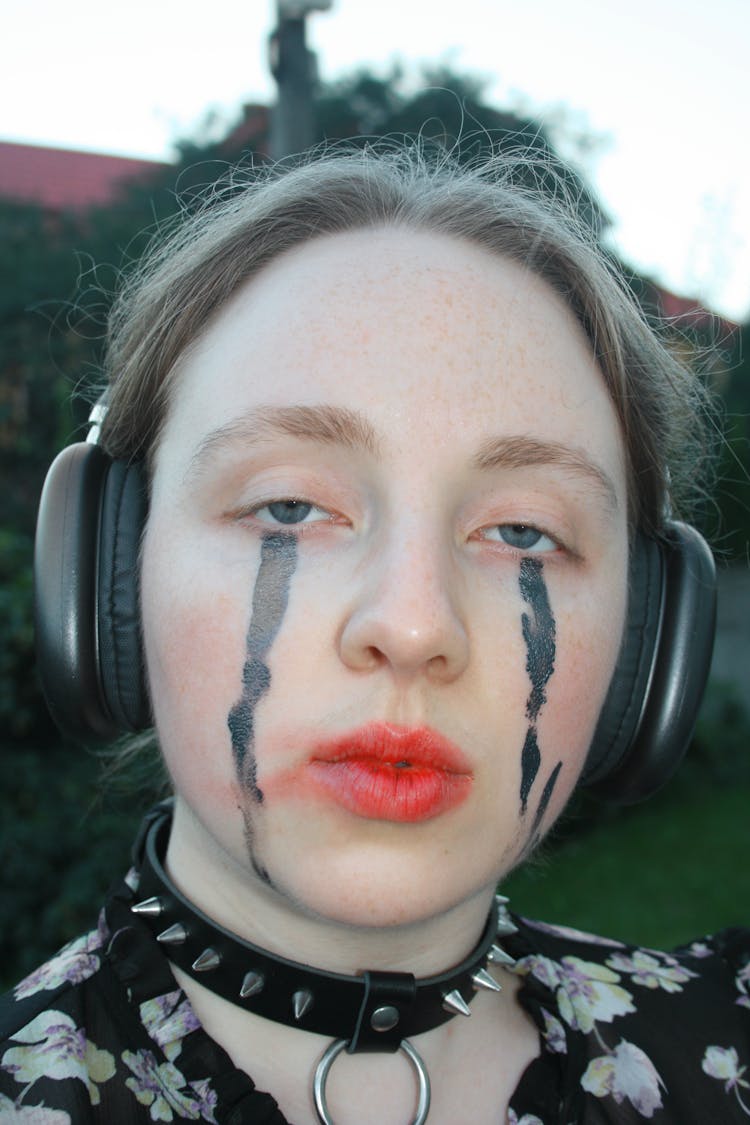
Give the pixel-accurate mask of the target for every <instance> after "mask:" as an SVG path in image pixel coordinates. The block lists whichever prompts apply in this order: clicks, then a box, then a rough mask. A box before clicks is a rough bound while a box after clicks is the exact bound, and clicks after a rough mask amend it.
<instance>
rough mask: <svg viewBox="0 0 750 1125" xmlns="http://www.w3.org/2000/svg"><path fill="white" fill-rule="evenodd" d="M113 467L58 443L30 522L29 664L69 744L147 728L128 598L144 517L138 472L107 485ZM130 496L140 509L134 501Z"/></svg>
mask: <svg viewBox="0 0 750 1125" xmlns="http://www.w3.org/2000/svg"><path fill="white" fill-rule="evenodd" d="M114 466H120V463H119V462H112V460H111V459H110V458H109V457H108V456H107V455H106V454H105V453H104V452H103V451H102V450H101V449H99V448H98V446H96V445H92V444H88V443H85V442H80V443H77V444H75V445H71V446H68V447H67V448H66V449H64V450H63V451H62V453H60V454H59V455H58V456H57V458H56V459H55V461H54V462H53V464H52V466H51V468H50V470H49V472H48V473H47V478H46V480H45V483H44V488H43V490H42V497H41V500H40V504H39V515H38V518H37V530H36V542H35V549H34V613H35V625H36V643H37V668H38V672H39V677H40V680H41V685H42V690H43V692H44V695H45V698H46V700H47V705H48V706H49V709H50V712H51V714H52V717H53V719H54V720H55V722H56V723H57V725H58V726H59V728H60V729H61V730H62V732H63V733H64V734H66V735H68V736H69V737H71V738H73V739H75V740H79V741H80V740H86V739H91V738H95V739H102V740H106V739H111V738H114V737H116V736H117V735H119V734H121V733H122V732H123V730H136V729H139V728H140V727H141V726H147V725H148V710H149V709H148V703H147V696H146V691H145V687H143V686H142V685H143V671H142V659H141V657H140V626H139V625H137V624H136V626H135V627H133V621H134V618H135V621H136V622H137V617H138V614H137V609H136V612H135V614H133V610H132V606H133V605H135V606H136V607H137V601H138V592H137V591H138V547H137V544H138V543H139V542H140V535H141V528H142V526H143V518H145V506H146V501H145V490H143V486H142V481H141V479H140V478H141V471H140V468H139V469H134V467H133V466H121V467H119V468H115V469H114V475H113V477H112V481H111V484H110V482H109V478H110V473H111V472H112V470H113V468H114ZM123 469H124V470H125V476H126V477H128V478H129V481H128V482H127V483H125V484H123V482H122V481H121V479H120V477H121V475H122V471H123ZM131 472H132V476H131ZM138 494H140V496H141V500H142V506H140V507H138V503H139V502H138V501H136V500H135V499H134V497H135V496H137V495H138ZM134 503H135V504H136V507H137V511H136V512H135V514H134V512H133V505H134ZM113 513H114V514H116V515H118V516H119V524H120V526H119V530H116V529H115V528H113V526H112V520H113ZM140 513H142V515H140ZM133 519H140V522H139V523H138V526H137V527H136V526H135V524H134V523H130V521H131V520H133ZM102 522H103V523H104V526H105V533H104V537H103V535H102ZM115 522H117V521H115ZM128 525H129V527H130V530H128ZM103 538H104V542H102V540H103ZM134 542H135V544H136V546H135V549H134V550H133V549H132V548H133V543H134ZM102 546H103V547H104V551H103V552H102V551H101V550H100V548H101V547H102ZM102 575H105V576H106V578H105V589H104V600H105V603H106V606H107V608H106V610H105V614H104V617H105V620H104V622H101V621H100V613H99V602H100V594H101V593H102V589H101V584H102ZM126 587H127V588H128V589H127V593H126V592H125V590H126ZM121 620H122V621H128V622H130V627H128V628H125V630H124V633H123V638H124V640H122V642H121V641H120V637H119V634H118V635H117V636H115V634H116V628H117V622H118V621H121ZM100 626H101V627H100ZM134 638H137V642H134ZM136 647H137V649H138V656H137V657H136V656H135V649H136ZM102 649H104V651H105V653H106V655H105V660H104V668H102V665H101V661H100V656H101V653H102ZM113 670H114V674H115V677H116V676H117V674H118V672H122V673H123V674H122V676H121V678H120V680H119V681H118V680H117V679H115V680H113V679H112V674H113ZM134 685H139V686H137V687H136V686H134ZM144 716H145V721H144Z"/></svg>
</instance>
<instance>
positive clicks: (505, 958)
mask: <svg viewBox="0 0 750 1125" xmlns="http://www.w3.org/2000/svg"><path fill="white" fill-rule="evenodd" d="M487 960H488V961H491V962H492V964H493V965H506V966H510V965H515V963H516V959H515V957H511V955H510V953H506V952H505V950H504V949H501V948H500V946H499V945H493V946H492V947H491V948H490V951H489V953H488V954H487Z"/></svg>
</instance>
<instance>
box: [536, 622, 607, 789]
mask: <svg viewBox="0 0 750 1125" xmlns="http://www.w3.org/2000/svg"><path fill="white" fill-rule="evenodd" d="M623 613H624V606H622V607H621V606H620V605H617V606H615V607H614V610H613V612H611V613H610V612H599V613H595V612H592V606H590V605H588V606H585V607H584V606H581V607H578V608H576V609H573V610H571V611H568V612H565V613H563V614H561V615H560V617H559V618H558V654H557V662H556V669H555V674H554V675H553V676H552V678H551V679H550V682H549V685H548V690H547V695H548V699H549V703H548V706H547V711H546V713H545V712H542V715H541V716H540V721H539V728H540V748H541V750H542V753H543V754H544V753H545V752H547V753H549V754H550V755H551V754H552V753H557V755H558V757H560V758H562V759H563V761H564V764H565V766H566V767H567V766H568V765H570V766H571V767H572V768H573V770H574V771H575V776H576V777H577V776H578V774H579V773H580V770H581V769H582V768H583V764H584V761H585V759H586V755H587V753H588V749H589V746H590V743H591V739H592V736H593V733H594V729H595V727H596V723H597V720H598V718H599V714H600V712H601V708H602V705H603V703H604V699H605V697H606V694H607V690H608V688H609V684H610V681H611V679H612V675H613V673H614V670H615V666H616V662H617V655H618V652H619V646H620V636H621V633H622V622H623ZM561 780H562V779H561Z"/></svg>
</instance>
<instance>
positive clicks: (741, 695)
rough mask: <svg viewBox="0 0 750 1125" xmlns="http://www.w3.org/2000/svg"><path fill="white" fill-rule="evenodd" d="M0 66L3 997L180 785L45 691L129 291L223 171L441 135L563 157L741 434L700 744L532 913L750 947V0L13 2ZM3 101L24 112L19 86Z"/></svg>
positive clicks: (528, 903)
mask: <svg viewBox="0 0 750 1125" xmlns="http://www.w3.org/2000/svg"><path fill="white" fill-rule="evenodd" d="M3 14H4V19H3V46H4V51H3V55H4V62H3V67H2V68H0V232H1V233H0V463H1V466H2V480H3V488H2V490H1V491H0V731H1V733H0V743H1V744H2V763H3V784H2V786H0V871H2V890H1V893H0V902H1V903H2V906H1V907H0V922H1V923H2V925H1V926H0V966H2V968H1V970H0V983H3V982H4V983H6V984H10V983H12V982H13V981H14V980H16V979H18V977H20V976H21V975H22V974H23V973H24V972H25V971H27V970H28V969H30V968H32V967H33V966H34V965H35V964H37V963H38V962H39V961H40V960H41V959H42V958H43V957H45V956H46V955H48V954H49V953H51V952H52V951H53V950H54V949H55V948H56V947H57V946H58V945H60V944H61V943H62V942H64V941H65V940H67V939H68V938H70V937H72V936H74V935H75V934H77V933H78V932H80V931H81V930H83V929H85V928H88V927H90V926H91V925H92V924H93V923H94V922H95V917H96V912H97V909H98V906H99V903H100V900H101V897H102V895H103V893H104V891H105V890H106V887H107V885H108V884H109V882H110V881H111V880H113V879H114V878H115V877H116V876H117V874H118V873H119V872H120V871H121V870H122V869H123V867H124V866H125V865H126V864H127V862H128V851H129V845H130V840H131V838H132V836H133V833H134V831H135V827H136V825H137V822H138V820H139V817H140V815H141V814H142V812H143V811H144V810H145V808H146V807H148V804H149V803H150V801H151V800H153V798H154V794H155V793H157V792H158V789H159V785H160V784H161V775H160V771H159V768H158V764H157V763H156V762H155V761H154V759H153V758H151V757H148V756H144V757H141V758H140V760H138V761H136V763H135V764H134V765H133V766H132V767H130V768H128V769H126V770H124V771H123V770H121V771H119V772H118V773H117V775H116V776H113V774H112V771H111V769H110V768H109V767H110V759H109V758H108V757H107V754H106V753H105V752H103V751H102V749H101V748H97V747H89V748H81V747H77V746H72V745H69V744H66V743H64V742H63V741H61V739H60V737H59V736H58V734H57V733H56V731H55V730H54V728H53V727H52V725H51V722H50V720H49V719H48V717H47V714H46V710H45V707H44V704H43V702H42V701H41V698H40V694H39V689H38V686H37V683H36V679H35V672H34V651H33V630H32V584H31V554H32V544H33V534H34V522H35V516H36V505H37V501H38V496H39V492H40V490H41V485H42V482H43V479H44V473H45V471H46V468H47V466H48V465H49V462H50V461H51V460H52V458H53V456H54V455H55V453H56V452H57V451H58V450H59V449H60V448H61V447H62V446H63V445H64V444H66V443H67V442H69V441H71V440H74V439H76V438H78V437H80V436H81V435H82V433H83V432H84V429H83V424H84V422H85V418H86V416H87V413H88V399H89V398H90V395H91V387H93V386H94V385H95V384H96V382H97V378H98V368H99V362H100V356H101V350H102V345H103V338H104V332H105V321H106V314H107V308H108V305H109V302H110V300H111V295H112V293H113V290H114V288H115V286H116V285H117V281H118V277H119V276H120V275H121V272H122V270H123V269H127V267H128V266H129V265H130V264H132V263H134V262H135V261H137V260H138V257H139V255H140V254H141V253H142V252H143V251H144V249H145V248H146V246H147V245H148V243H149V241H150V240H151V238H152V237H153V236H154V235H155V234H157V233H158V231H159V229H160V228H162V227H164V226H165V225H167V224H168V223H169V221H170V219H171V218H172V217H173V216H174V215H175V214H177V213H178V212H180V211H184V210H185V209H187V210H189V209H190V208H191V207H192V206H194V205H195V202H196V200H197V199H198V198H199V197H200V195H201V193H203V192H204V191H205V190H206V189H208V190H210V188H211V185H212V184H215V183H216V182H217V181H218V180H220V179H221V178H222V177H223V176H225V174H226V172H227V169H228V168H229V167H230V166H234V165H236V164H237V163H240V164H243V165H247V166H252V165H257V164H259V163H261V164H262V163H264V162H266V161H268V160H269V159H276V158H280V157H283V156H286V155H290V154H294V153H298V152H300V151H302V150H304V149H305V148H307V147H308V146H310V145H313V144H320V143H321V142H325V141H336V140H340V139H349V140H352V141H354V142H355V143H362V142H363V141H364V140H366V139H373V138H376V137H379V136H393V135H398V136H402V135H404V134H407V135H417V134H419V135H420V136H422V137H423V138H425V139H426V141H427V142H428V143H430V144H435V145H445V146H448V147H450V148H454V146H455V145H456V143H457V141H460V149H461V152H462V153H463V154H464V156H465V158H466V159H472V158H476V157H477V156H478V155H481V153H482V152H486V151H489V150H490V148H495V149H497V148H502V147H504V146H512V147H516V146H517V145H518V144H519V142H521V143H524V144H527V145H529V146H531V147H532V148H533V149H535V150H536V151H538V152H539V153H540V154H541V155H544V156H546V157H549V158H550V159H557V158H561V159H562V160H563V161H564V162H565V164H566V166H567V167H568V168H569V171H568V172H567V173H566V175H567V177H568V180H569V183H570V185H571V187H572V189H573V190H574V192H575V194H576V196H577V198H578V199H579V200H580V208H581V215H582V217H583V218H584V220H585V221H586V222H587V223H589V225H590V226H591V227H592V229H593V230H594V232H595V234H596V236H597V238H599V239H600V241H601V243H602V245H603V246H604V247H605V248H606V249H607V251H608V252H610V253H611V254H612V255H614V256H615V257H616V258H617V259H618V260H619V262H620V263H621V266H622V269H623V271H624V273H625V275H626V277H627V279H628V281H629V283H630V285H631V286H632V288H633V291H634V292H635V294H636V296H637V298H638V300H639V301H640V302H641V304H642V306H643V309H644V311H645V313H646V315H647V316H648V317H649V318H651V319H652V320H653V322H654V323H656V324H658V325H659V326H660V327H661V328H662V329H663V330H664V332H665V333H666V334H667V336H668V338H669V340H670V342H671V345H672V346H673V347H674V348H676V349H678V350H679V351H680V353H681V354H682V355H683V356H686V357H688V358H689V359H691V361H693V362H694V363H696V364H697V365H698V366H699V368H700V370H701V371H702V373H703V375H704V378H705V379H706V381H707V383H708V384H709V386H710V387H711V389H712V390H713V391H714V392H715V394H716V395H717V401H718V404H719V407H720V415H721V417H720V419H719V420H718V421H717V433H718V427H720V428H721V430H723V433H724V435H725V436H724V439H723V441H722V442H721V443H720V453H719V462H718V481H717V486H716V489H715V492H714V499H713V500H712V502H711V503H707V504H706V506H705V508H704V510H703V511H702V512H700V513H697V515H696V519H697V520H698V522H699V523H700V524H701V526H702V528H703V530H704V531H705V533H706V534H707V535H708V537H709V538H710V540H711V542H712V544H713V545H714V547H715V549H716V551H717V555H718V559H719V565H720V599H719V636H718V640H717V647H716V653H715V658H714V665H713V670H712V676H711V681H710V685H709V690H708V693H707V697H706V701H705V704H704V707H703V711H702V716H701V720H700V722H699V726H698V730H697V733H696V737H695V740H694V743H693V746H692V747H691V750H690V752H689V754H688V757H687V760H686V763H685V765H684V766H683V768H682V770H681V772H680V774H679V775H678V777H677V779H676V780H675V781H674V782H673V783H672V785H671V786H670V787H669V788H668V790H667V791H665V792H664V793H663V794H660V795H658V796H657V797H655V798H653V799H652V800H651V801H650V802H649V803H648V804H647V805H646V806H644V807H643V808H640V807H639V808H632V809H617V808H613V807H609V806H601V805H598V804H595V803H594V802H593V801H591V800H589V799H587V798H586V797H585V796H582V797H577V798H575V799H574V801H573V804H572V806H571V809H570V810H569V813H568V814H567V815H566V817H565V818H564V820H563V822H562V823H561V825H560V826H559V827H558V828H557V829H556V831H555V833H554V835H553V837H552V838H551V839H550V840H549V841H548V842H547V843H546V844H545V846H544V851H543V853H542V855H541V857H537V858H536V859H534V860H532V861H531V863H530V864H529V865H527V866H526V867H525V868H524V869H523V870H522V871H519V872H518V873H516V874H514V875H513V876H512V877H511V879H510V880H509V881H508V884H507V886H508V893H510V894H511V895H512V901H513V906H514V907H515V908H516V909H518V910H520V911H521V912H525V913H528V914H530V915H537V916H541V917H544V918H545V919H547V920H549V921H556V922H561V923H566V924H569V925H577V926H579V927H581V928H590V929H594V930H598V931H599V932H602V933H606V934H609V935H611V936H614V937H618V938H622V939H625V940H628V939H632V940H634V941H638V942H641V943H643V944H650V945H662V946H663V945H673V944H675V943H679V942H681V941H685V940H688V939H689V938H692V937H695V936H697V935H698V934H700V933H704V932H708V931H710V930H714V929H716V928H719V927H721V926H724V925H728V924H730V923H732V922H740V921H744V922H747V918H746V917H744V918H743V916H742V915H743V904H746V903H747V902H748V901H750V864H748V862H747V858H746V856H747V847H748V809H749V808H750V753H749V752H748V746H749V745H750V741H749V736H750V718H749V717H748V716H749V714H750V577H749V574H748V558H749V557H750V556H749V544H750V476H749V475H748V461H749V458H748V426H749V423H748V418H749V417H750V323H749V322H750V192H748V189H747V184H748V182H749V181H750V148H749V146H748V140H747V136H748V129H747V113H748V106H749V105H750V99H749V97H748V94H749V93H750V91H749V90H748V85H749V84H750V80H749V79H748V74H749V73H750V67H749V66H748V61H749V60H750V6H748V4H747V0H713V2H712V3H711V4H710V5H709V4H706V3H698V2H696V0H681V2H678V0H660V2H659V3H658V4H654V3H653V0H628V3H627V4H626V3H625V2H624V0H622V2H620V0H605V2H604V3H602V2H601V0H599V2H597V3H595V2H593V0H568V3H566V4H560V3H559V2H556V0H523V2H522V0H462V2H461V4H455V5H454V4H451V3H449V2H448V0H444V2H442V3H440V4H431V3H429V2H428V0H399V2H396V0H379V3H377V4H364V3H362V0H317V2H316V0H255V2H249V0H244V2H243V0H213V3H212V4H211V6H210V9H204V10H202V11H201V12H200V15H196V9H194V8H191V7H189V6H187V5H185V4H181V3H177V0H159V2H158V3H156V4H154V3H153V2H152V0H131V3H130V4H128V5H122V6H116V5H108V6H104V5H102V4H100V3H95V2H94V0H69V2H68V3H67V4H66V5H60V4H58V3H52V2H51V0H50V2H43V0H10V2H9V0H6V4H5V6H4V13H3ZM3 87H4V88H3Z"/></svg>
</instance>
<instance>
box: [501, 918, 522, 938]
mask: <svg viewBox="0 0 750 1125" xmlns="http://www.w3.org/2000/svg"><path fill="white" fill-rule="evenodd" d="M497 933H498V936H499V937H507V936H508V934H517V933H518V926H516V924H515V923H514V922H511V920H510V918H498V920H497Z"/></svg>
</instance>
